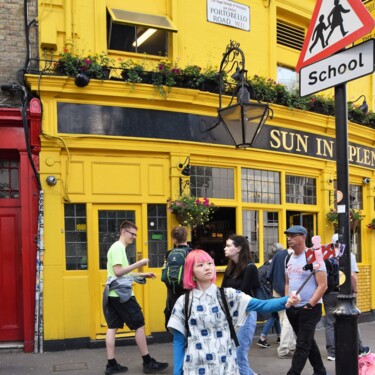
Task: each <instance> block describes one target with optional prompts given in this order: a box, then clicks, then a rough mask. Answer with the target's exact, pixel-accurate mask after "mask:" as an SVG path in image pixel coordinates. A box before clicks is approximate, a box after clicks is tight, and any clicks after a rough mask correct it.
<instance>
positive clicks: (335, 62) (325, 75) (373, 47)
mask: <svg viewBox="0 0 375 375" xmlns="http://www.w3.org/2000/svg"><path fill="white" fill-rule="evenodd" d="M374 54H375V40H374V39H370V40H367V41H366V42H364V43H361V44H358V45H356V46H355V47H352V48H349V49H346V50H344V51H342V52H339V53H337V54H335V55H332V56H330V57H328V58H326V59H324V60H320V61H318V62H316V63H314V64H311V65H308V66H306V67H303V68H302V69H301V70H300V95H301V96H306V95H310V94H313V93H315V92H319V91H322V90H325V89H328V88H330V87H333V86H337V85H339V84H341V83H344V82H348V81H352V80H353V79H356V78H359V77H363V76H365V75H367V74H371V73H373V72H374V64H375V60H374Z"/></svg>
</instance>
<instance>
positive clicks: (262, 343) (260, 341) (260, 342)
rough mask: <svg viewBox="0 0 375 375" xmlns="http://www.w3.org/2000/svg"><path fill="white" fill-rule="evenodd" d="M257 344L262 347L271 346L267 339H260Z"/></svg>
mask: <svg viewBox="0 0 375 375" xmlns="http://www.w3.org/2000/svg"><path fill="white" fill-rule="evenodd" d="M257 345H259V346H261V347H262V348H269V347H270V346H271V345H270V344H268V342H267V340H266V339H264V340H261V339H259V340H258V342H257Z"/></svg>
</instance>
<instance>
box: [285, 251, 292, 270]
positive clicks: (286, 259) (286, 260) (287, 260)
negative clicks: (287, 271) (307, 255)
mask: <svg viewBox="0 0 375 375" xmlns="http://www.w3.org/2000/svg"><path fill="white" fill-rule="evenodd" d="M286 251H288V250H286ZM291 256H292V254H289V253H288V255H287V256H286V258H285V268H288V263H289V259H290V257H291Z"/></svg>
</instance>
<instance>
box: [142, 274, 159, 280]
mask: <svg viewBox="0 0 375 375" xmlns="http://www.w3.org/2000/svg"><path fill="white" fill-rule="evenodd" d="M141 276H142V277H146V278H147V279H156V275H155V274H154V273H153V272H144V273H141Z"/></svg>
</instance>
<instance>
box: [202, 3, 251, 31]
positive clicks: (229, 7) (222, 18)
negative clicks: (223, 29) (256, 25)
mask: <svg viewBox="0 0 375 375" xmlns="http://www.w3.org/2000/svg"><path fill="white" fill-rule="evenodd" d="M207 20H208V22H213V23H219V24H221V25H227V26H231V27H235V28H237V29H242V30H246V31H250V7H248V6H246V5H243V4H240V3H235V2H234V1H230V0H207Z"/></svg>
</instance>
